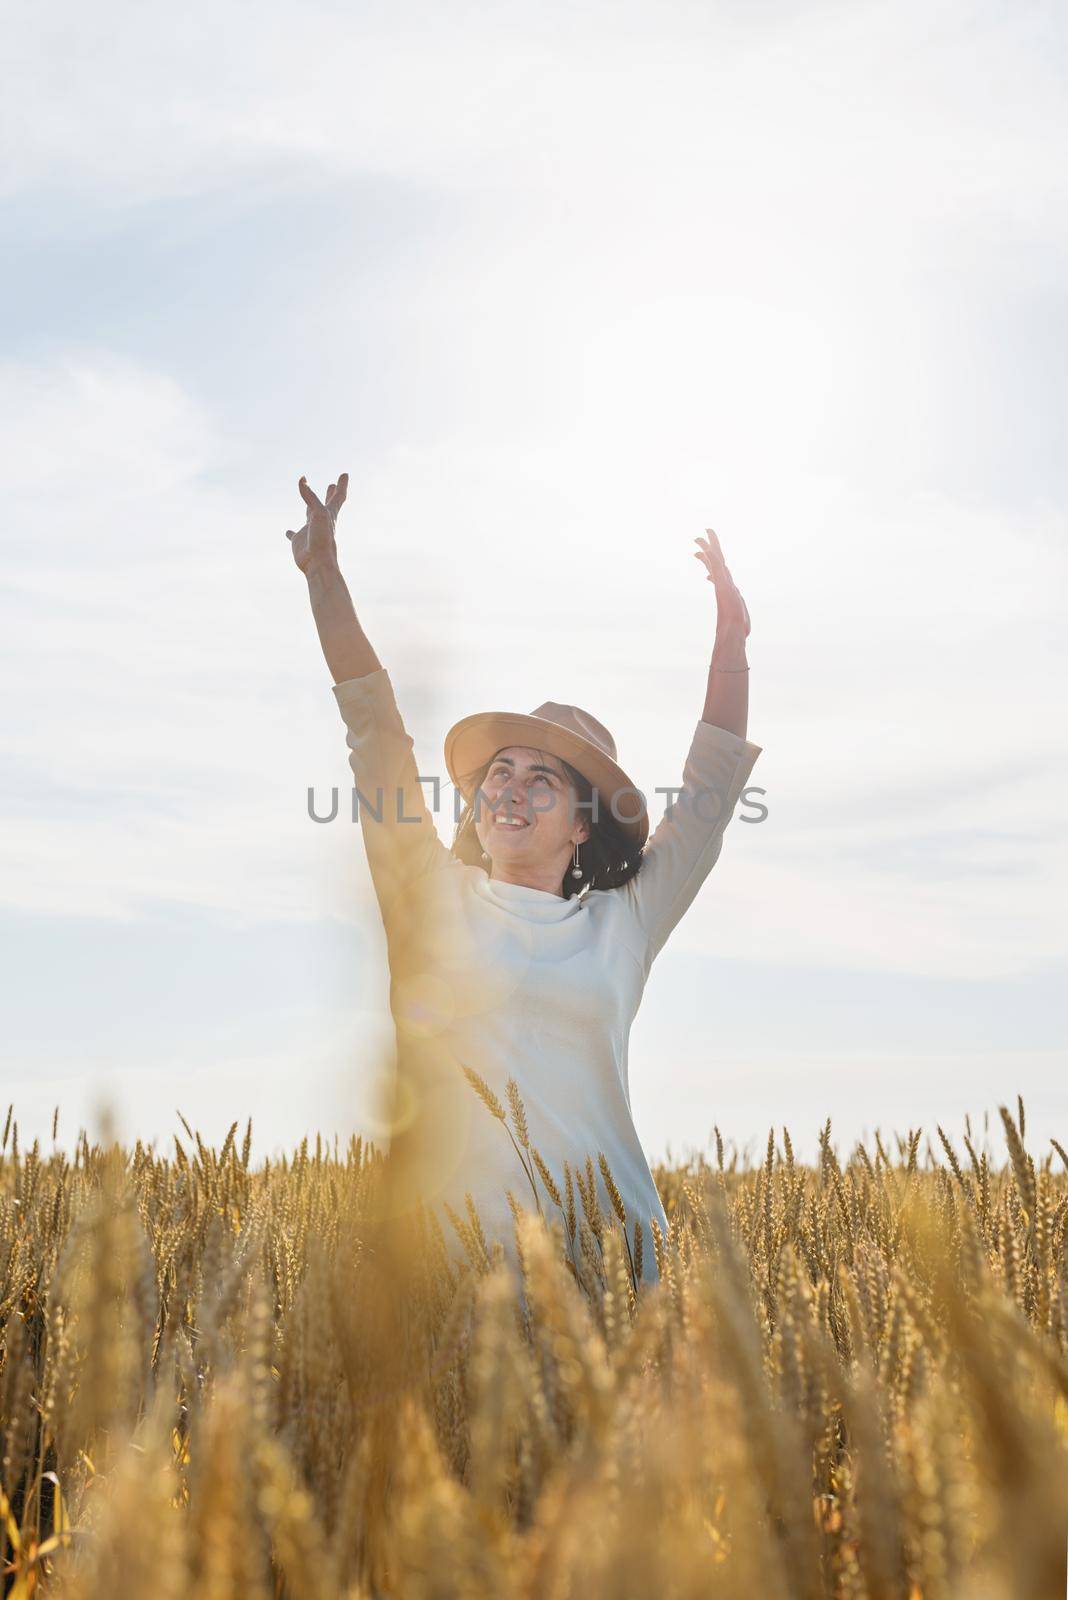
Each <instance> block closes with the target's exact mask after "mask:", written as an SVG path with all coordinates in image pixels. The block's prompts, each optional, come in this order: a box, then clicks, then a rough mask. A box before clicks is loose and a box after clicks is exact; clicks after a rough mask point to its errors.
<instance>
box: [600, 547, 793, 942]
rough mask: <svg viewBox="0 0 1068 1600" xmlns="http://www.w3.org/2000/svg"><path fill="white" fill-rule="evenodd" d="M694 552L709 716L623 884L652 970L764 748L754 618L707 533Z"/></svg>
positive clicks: (711, 859)
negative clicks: (701, 596) (706, 641)
mask: <svg viewBox="0 0 1068 1600" xmlns="http://www.w3.org/2000/svg"><path fill="white" fill-rule="evenodd" d="M706 531H707V538H706V539H704V540H701V539H699V540H698V541H697V542H698V544H699V545H700V546H701V549H700V550H697V551H695V552H694V554H695V555H696V556H697V558H698V559H699V560H700V561H702V562H703V563H704V566H705V567H706V569H707V571H708V576H709V582H710V583H714V584H715V586H716V639H715V644H714V645H713V648H712V660H711V662H710V664H709V669H708V682H707V686H706V690H705V703H704V709H703V711H702V714H701V720H700V722H698V724H697V727H696V730H695V732H694V736H693V739H692V741H691V744H690V749H689V753H688V754H687V757H686V761H685V763H684V766H683V772H682V784H681V786H680V789H679V792H678V794H677V795H673V796H672V799H671V804H670V805H669V806H668V807H667V809H666V810H665V812H664V815H663V817H662V818H661V819H660V822H659V823H658V824H657V826H656V828H655V829H654V831H653V833H652V834H651V836H650V838H649V840H648V842H647V844H646V846H645V849H644V851H643V852H642V864H641V867H640V868H639V870H638V873H637V875H636V876H635V877H634V878H631V879H629V880H628V882H627V883H625V884H624V885H623V889H622V892H623V893H624V894H626V895H627V898H628V903H629V905H630V908H631V911H632V913H633V915H634V917H635V919H636V921H637V924H638V927H639V931H640V934H641V937H642V941H643V943H644V947H645V955H646V962H647V964H648V963H651V962H652V961H653V959H654V958H655V957H656V955H657V954H658V953H659V951H660V950H661V949H662V948H663V945H664V942H665V940H666V939H667V937H668V934H669V933H670V932H671V930H672V929H673V928H674V927H675V926H676V924H677V923H678V922H679V919H680V918H681V917H682V915H683V913H684V912H685V911H686V910H687V908H688V907H689V906H690V905H691V904H692V902H693V900H694V899H695V897H696V895H697V891H698V890H699V889H700V887H701V885H702V883H703V882H704V881H705V879H706V878H707V876H708V874H709V873H710V872H711V870H712V868H713V867H714V866H715V864H716V862H717V861H718V860H719V854H720V851H721V850H722V848H723V833H724V830H725V829H726V827H727V824H728V823H729V822H730V820H731V817H732V816H733V814H734V810H735V807H736V805H737V803H738V799H739V797H740V795H741V793H742V790H743V789H744V788H745V785H746V782H747V780H748V778H749V774H750V772H751V771H752V769H753V766H754V763H755V762H756V759H757V757H758V756H759V755H760V753H761V749H762V746H760V745H758V744H753V743H752V742H751V741H750V740H748V739H747V738H746V730H747V727H748V718H749V667H748V664H747V662H746V659H745V644H746V639H747V638H748V635H749V629H750V622H749V611H748V608H747V607H746V604H745V601H744V600H743V599H742V597H741V595H740V594H739V592H738V589H737V587H736V586H735V584H734V581H733V579H732V578H731V575H730V573H729V571H728V570H727V567H726V565H725V563H724V560H723V552H722V551H721V550H720V547H719V540H718V539H717V538H716V535H715V534H714V533H713V532H712V530H711V528H709V529H707V530H706Z"/></svg>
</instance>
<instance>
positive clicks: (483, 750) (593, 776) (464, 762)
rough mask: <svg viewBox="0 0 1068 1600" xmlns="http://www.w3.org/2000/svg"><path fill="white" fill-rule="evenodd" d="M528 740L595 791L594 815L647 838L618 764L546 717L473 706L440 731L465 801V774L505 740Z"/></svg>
mask: <svg viewBox="0 0 1068 1600" xmlns="http://www.w3.org/2000/svg"><path fill="white" fill-rule="evenodd" d="M510 744H521V745H530V746H533V747H534V748H536V749H538V750H548V751H549V752H550V753H551V754H552V755H554V756H558V757H559V758H560V760H561V761H569V762H570V763H571V765H572V766H573V767H574V768H575V769H576V771H578V772H581V773H582V776H583V777H584V778H586V779H587V780H588V782H590V783H591V784H592V785H593V787H594V788H595V789H596V790H597V792H598V795H599V803H598V805H599V815H600V816H603V815H605V809H604V808H607V814H608V815H609V816H610V817H611V818H612V819H613V821H614V822H615V823H616V824H617V826H618V827H619V828H620V830H621V831H622V833H623V834H624V835H625V836H626V838H627V840H628V841H630V840H633V842H634V844H635V846H636V848H637V849H639V850H640V849H641V847H642V846H643V845H644V843H645V841H646V839H647V838H648V837H649V815H648V811H647V809H646V806H645V802H644V799H643V797H642V795H641V793H640V792H639V791H638V789H637V788H636V787H635V785H634V784H633V783H631V781H630V779H629V778H628V776H627V774H626V773H625V772H624V771H623V768H622V767H621V766H619V764H618V763H617V762H615V761H613V760H612V759H611V757H610V756H607V755H606V754H605V752H604V751H603V750H599V749H598V747H597V746H596V745H595V744H593V743H591V741H590V740H589V739H584V738H583V737H582V735H581V734H579V733H572V732H571V731H570V730H569V729H568V728H563V727H561V726H560V724H559V723H558V722H552V721H551V720H550V719H549V718H548V717H535V716H529V715H524V714H523V713H521V712H517V711H476V712H475V713H474V714H473V715H472V716H470V717H462V718H461V719H460V721H459V722H456V723H454V724H453V726H452V727H451V728H450V729H449V731H448V733H447V734H446V735H445V766H446V768H447V770H448V774H449V777H450V778H451V779H452V781H453V783H454V784H455V785H456V787H457V789H459V790H460V792H461V794H462V795H463V796H464V798H465V799H466V800H470V799H471V797H472V795H473V793H474V785H473V782H472V780H471V774H472V773H475V772H477V771H478V770H479V768H480V767H482V766H483V765H484V764H485V763H486V762H487V761H489V759H490V757H491V756H494V755H496V753H497V751H498V750H501V749H503V748H504V747H505V746H506V745H510Z"/></svg>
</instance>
